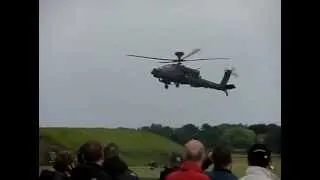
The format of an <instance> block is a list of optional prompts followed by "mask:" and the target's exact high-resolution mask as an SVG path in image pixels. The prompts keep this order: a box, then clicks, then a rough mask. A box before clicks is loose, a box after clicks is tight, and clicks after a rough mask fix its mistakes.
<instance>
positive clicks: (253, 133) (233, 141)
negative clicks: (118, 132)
mask: <svg viewBox="0 0 320 180" xmlns="http://www.w3.org/2000/svg"><path fill="white" fill-rule="evenodd" d="M139 130H142V131H149V132H153V133H155V134H158V135H161V136H163V137H166V138H168V139H170V140H172V141H174V142H176V143H178V144H184V143H185V142H186V141H187V140H189V139H190V138H196V139H199V140H201V141H202V142H203V143H204V144H205V146H206V147H208V148H211V147H214V146H217V145H223V146H228V147H229V148H231V149H233V150H234V151H243V150H245V149H247V148H248V147H249V146H250V145H251V144H253V143H255V142H262V143H264V144H266V145H267V146H268V147H270V148H271V149H272V151H273V152H275V153H281V126H278V125H276V124H254V125H249V126H247V125H243V124H221V125H217V126H210V125H209V124H203V125H202V126H201V127H197V126H195V125H193V124H186V125H184V126H182V127H180V128H171V127H169V126H162V125H161V124H152V125H151V126H144V127H142V128H139Z"/></svg>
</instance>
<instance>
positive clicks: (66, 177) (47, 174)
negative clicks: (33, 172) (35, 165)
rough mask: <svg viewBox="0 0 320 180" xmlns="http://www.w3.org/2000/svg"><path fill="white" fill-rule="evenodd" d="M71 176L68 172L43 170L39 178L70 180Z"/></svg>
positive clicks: (41, 179) (43, 179)
mask: <svg viewBox="0 0 320 180" xmlns="http://www.w3.org/2000/svg"><path fill="white" fill-rule="evenodd" d="M70 179H71V176H70V174H68V173H61V172H58V171H55V170H54V171H51V170H47V169H45V170H42V171H41V174H40V176H39V178H38V180H70Z"/></svg>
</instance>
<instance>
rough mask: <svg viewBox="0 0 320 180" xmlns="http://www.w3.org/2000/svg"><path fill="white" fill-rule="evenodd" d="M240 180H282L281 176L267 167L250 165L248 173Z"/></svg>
mask: <svg viewBox="0 0 320 180" xmlns="http://www.w3.org/2000/svg"><path fill="white" fill-rule="evenodd" d="M240 180H280V178H279V177H277V176H276V175H275V174H274V173H272V172H271V171H270V170H268V169H266V168H263V167H259V166H249V167H248V168H247V170H246V175H245V176H244V177H242V178H241V179H240Z"/></svg>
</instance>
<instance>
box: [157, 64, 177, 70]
mask: <svg viewBox="0 0 320 180" xmlns="http://www.w3.org/2000/svg"><path fill="white" fill-rule="evenodd" d="M159 69H160V70H165V71H174V70H175V69H176V65H175V64H167V65H164V66H161V67H159Z"/></svg>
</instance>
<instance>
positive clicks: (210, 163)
mask: <svg viewBox="0 0 320 180" xmlns="http://www.w3.org/2000/svg"><path fill="white" fill-rule="evenodd" d="M211 165H212V161H211V160H210V159H209V158H207V159H206V160H204V162H203V163H202V166H201V169H202V170H203V171H205V170H206V169H208V168H209V167H210V166H211Z"/></svg>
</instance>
